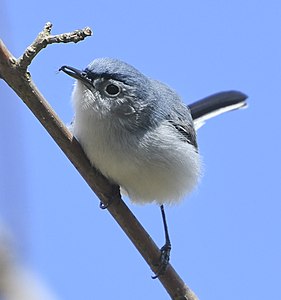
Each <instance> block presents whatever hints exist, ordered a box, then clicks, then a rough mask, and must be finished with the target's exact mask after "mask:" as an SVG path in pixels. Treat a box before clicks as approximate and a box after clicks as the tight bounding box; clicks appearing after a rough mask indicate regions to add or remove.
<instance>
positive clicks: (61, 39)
mask: <svg viewBox="0 0 281 300" xmlns="http://www.w3.org/2000/svg"><path fill="white" fill-rule="evenodd" d="M52 26H53V25H52V24H51V23H50V22H47V23H46V24H45V26H44V29H43V30H42V31H41V32H40V33H39V34H38V36H37V38H36V39H35V41H34V42H33V43H32V44H31V45H30V46H28V47H27V49H26V50H25V52H24V53H23V55H22V56H21V57H20V58H19V59H18V61H17V63H18V66H19V68H20V69H22V71H23V72H24V71H26V69H27V67H28V66H29V65H30V64H31V62H32V60H33V59H34V57H35V56H36V55H37V54H38V53H39V52H40V51H41V50H42V49H43V48H45V47H47V45H50V44H54V43H56V44H57V43H70V42H73V43H77V42H80V41H82V40H84V39H85V38H86V37H87V36H90V35H92V31H91V29H90V28H89V27H85V28H84V29H79V30H75V31H73V32H69V33H62V34H56V35H51V30H52Z"/></svg>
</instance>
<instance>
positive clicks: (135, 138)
mask: <svg viewBox="0 0 281 300" xmlns="http://www.w3.org/2000/svg"><path fill="white" fill-rule="evenodd" d="M59 70H60V71H63V72H64V73H66V74H67V75H69V76H71V77H73V78H74V79H76V82H75V85H74V89H73V92H72V103H73V108H74V118H73V121H72V123H71V126H70V129H71V131H72V133H73V135H74V136H75V137H76V139H77V140H78V141H79V143H80V144H81V146H82V148H83V150H84V152H85V154H86V155H87V157H88V159H89V161H90V163H91V164H92V166H93V167H95V168H96V169H97V170H99V171H100V172H101V173H102V174H103V175H104V176H105V177H107V178H108V180H109V181H110V182H112V183H114V184H117V185H119V186H120V189H121V193H122V194H124V195H127V196H128V197H129V198H130V200H131V201H132V202H133V203H137V204H147V203H156V204H157V205H159V206H160V208H161V214H162V220H163V223H164V230H165V244H164V246H163V247H162V248H161V257H160V263H159V270H158V272H157V273H156V274H155V276H153V277H152V278H158V277H159V276H161V275H163V274H164V273H165V270H166V268H167V265H168V263H169V259H170V251H171V241H170V237H169V234H168V227H167V221H166V216H165V211H164V204H174V203H179V202H180V201H181V200H182V199H183V198H184V196H186V195H188V194H189V193H190V192H191V191H192V190H193V189H194V188H195V187H196V186H197V184H198V182H199V180H200V178H201V176H202V158H201V155H200V153H199V147H198V143H197V129H198V128H200V127H201V126H202V125H203V124H204V123H205V121H206V120H207V119H209V118H211V117H213V116H215V115H218V114H220V113H223V112H226V111H231V110H234V109H239V108H242V107H246V101H245V100H246V98H247V96H246V95H245V94H243V93H241V92H237V91H228V92H222V93H219V94H215V95H212V96H209V97H207V98H205V99H202V100H200V101H197V102H195V103H193V104H191V105H189V106H187V105H186V104H185V103H184V102H183V100H182V99H181V97H180V96H179V95H178V94H177V93H176V92H175V91H174V90H173V89H171V88H170V87H169V86H168V85H166V84H164V83H162V82H160V81H158V80H155V79H151V78H150V77H147V76H146V75H144V74H143V73H141V72H140V71H139V70H137V69H136V68H135V67H133V66H132V65H130V64H128V63H126V62H124V61H121V60H118V59H114V58H96V59H94V60H93V61H92V62H91V63H90V64H89V65H88V66H87V67H86V68H85V69H76V68H74V67H71V66H66V65H65V66H62V67H61V68H60V69H59Z"/></svg>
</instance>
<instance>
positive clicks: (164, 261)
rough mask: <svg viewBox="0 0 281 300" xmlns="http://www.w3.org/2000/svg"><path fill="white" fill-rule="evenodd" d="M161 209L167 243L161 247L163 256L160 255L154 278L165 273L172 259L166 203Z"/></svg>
mask: <svg viewBox="0 0 281 300" xmlns="http://www.w3.org/2000/svg"><path fill="white" fill-rule="evenodd" d="M160 209H161V215H162V220H163V224H164V232H165V244H164V246H163V247H162V248H161V249H160V250H161V256H160V264H159V269H158V271H157V273H156V274H155V276H152V279H156V278H158V277H159V276H160V275H163V274H164V273H165V271H166V269H167V266H168V264H169V260H170V252H171V249H172V246H171V241H170V237H169V232H168V226H167V221H166V215H165V211H164V205H163V204H162V205H161V206H160Z"/></svg>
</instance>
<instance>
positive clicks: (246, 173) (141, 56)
mask: <svg viewBox="0 0 281 300" xmlns="http://www.w3.org/2000/svg"><path fill="white" fill-rule="evenodd" d="M0 14H1V16H0V34H1V38H2V39H3V40H4V42H5V43H6V44H7V46H8V47H9V49H10V50H11V51H12V52H13V54H14V55H15V56H19V55H21V54H22V52H23V51H24V49H25V48H26V46H28V45H29V44H30V42H31V41H33V39H34V38H35V36H36V35H37V33H38V32H39V31H40V30H41V29H42V27H43V25H44V23H45V22H46V21H51V22H52V23H53V33H62V32H68V31H72V30H74V29H77V28H82V27H85V26H90V27H91V28H92V29H93V31H94V35H93V36H92V37H90V38H87V39H86V40H85V41H84V42H82V43H78V44H65V45H62V44H61V45H53V46H50V47H48V48H47V49H46V50H44V51H43V52H42V53H41V54H40V55H39V56H38V57H37V58H36V59H35V60H34V61H33V64H32V66H31V68H30V71H31V74H32V77H33V80H34V81H35V83H36V84H37V86H38V87H39V89H40V90H41V91H42V93H43V94H44V96H45V97H46V98H47V99H48V101H49V102H50V104H51V105H52V107H53V108H54V109H55V110H56V111H57V113H58V114H59V116H60V117H61V118H62V120H63V121H64V122H66V123H68V122H70V121H71V118H72V115H73V112H72V108H71V103H70V95H71V90H72V85H73V81H72V79H71V78H69V77H68V76H65V75H64V74H61V73H59V74H58V73H57V70H58V68H59V67H60V66H62V65H71V66H74V67H77V68H83V67H85V66H86V65H87V64H88V63H89V62H90V61H91V60H92V59H94V58H96V57H103V56H107V57H108V56H109V57H115V58H119V59H122V60H125V61H126V62H128V63H130V64H132V65H134V66H135V67H137V68H138V69H139V70H140V71H142V72H143V73H145V74H146V75H148V76H150V77H153V78H156V79H159V80H161V81H163V82H165V83H167V84H168V85H170V86H171V87H172V88H173V89H175V90H177V91H178V93H179V94H180V95H181V97H182V98H183V100H184V101H185V102H186V103H187V104H188V103H191V102H193V101H195V100H197V99H200V98H202V97H205V96H207V95H209V94H212V93H214V92H218V91H224V90H230V89H236V90H240V91H242V92H244V93H246V94H247V95H248V96H249V100H248V102H249V108H248V109H247V110H242V111H237V112H234V113H229V114H225V115H223V116H220V117H218V118H216V119H213V120H211V121H209V122H208V123H207V124H206V125H205V126H204V127H203V128H201V129H200V130H199V132H198V142H199V147H200V152H201V154H202V156H203V159H204V165H205V174H204V177H203V178H202V180H201V183H200V185H199V187H198V188H197V190H196V191H195V192H194V193H193V194H192V195H191V196H189V197H188V198H186V199H185V201H184V202H183V203H182V204H180V205H178V206H174V207H171V208H168V209H167V218H168V223H169V228H170V235H171V239H172V243H173V250H172V257H171V262H172V264H173V266H174V267H175V268H176V270H177V271H178V272H179V274H180V275H181V276H182V278H183V279H184V280H185V282H186V283H187V284H188V285H189V286H190V287H191V288H192V289H193V290H194V291H195V292H196V294H197V295H198V296H199V298H200V299H201V300H202V299H203V300H204V299H206V300H207V299H208V300H212V299H215V300H220V299H221V300H225V299H227V300H232V299H237V298H239V299H241V300H249V299H257V298H261V297H264V296H265V295H266V298H267V299H280V298H281V292H280V288H279V286H280V277H281V238H280V228H281V218H280V214H281V201H280V199H281V197H280V195H281V193H280V167H281V159H280V153H281V141H280V129H281V126H280V111H281V100H280V96H281V84H280V78H281V76H280V75H281V59H280V53H281V42H280V27H281V3H280V1H277V0H276V1H273V0H271V1H264V0H262V1H259V2H257V1H252V0H249V1H242V0H237V1H217V0H215V1H197V2H195V1H154V2H153V1H147V0H146V1H139V2H130V1H122V0H120V1H111V0H109V1H106V2H104V1H88V0H85V1H83V2H80V3H76V2H73V3H72V2H70V1H56V2H54V1H48V3H47V4H38V1H34V0H30V1H29V2H28V4H27V3H26V2H23V1H22V2H20V1H6V2H5V1H4V3H3V1H2V10H1V12H0ZM0 99H1V103H3V104H2V110H1V112H0V114H1V118H0V126H1V128H2V130H1V132H0V143H1V145H0V164H1V169H0V181H1V182H0V217H1V218H3V219H4V220H6V222H7V223H8V224H9V226H10V227H11V228H12V230H13V232H14V233H15V236H16V240H17V244H18V246H17V247H18V249H20V255H21V257H22V259H23V260H24V261H25V262H26V263H27V264H28V265H29V266H30V267H31V268H32V269H34V270H35V271H36V272H37V273H38V274H40V276H41V278H43V280H44V281H45V282H46V283H47V285H48V286H49V287H50V289H52V291H53V292H54V293H55V294H56V295H57V297H58V298H59V299H67V300H74V299H89V300H92V299H112V298H113V297H114V298H115V299H136V300H138V299H169V297H168V295H167V294H166V292H165V290H164V289H163V288H162V286H161V284H160V283H159V282H158V281H157V280H151V278H150V275H152V273H151V270H150V269H149V267H148V266H147V265H146V264H145V262H144V261H143V259H142V258H141V256H140V255H139V254H138V252H137V251H136V250H135V249H134V247H133V246H132V244H131V243H130V241H129V240H128V238H127V237H126V236H125V235H124V234H123V232H122V231H121V230H120V229H119V227H118V226H117V224H116V223H115V222H114V220H113V219H112V218H111V217H110V215H109V214H108V213H107V212H106V211H101V210H100V209H99V207H98V200H97V199H96V197H95V195H94V194H93V193H92V192H91V190H90V189H89V188H88V187H87V185H86V184H85V182H84V181H83V180H82V179H81V178H80V176H79V174H78V173H77V171H76V170H75V169H74V167H73V166H72V165H71V164H70V162H68V160H67V159H66V157H65V156H64V155H63V153H62V152H61V150H60V149H59V148H58V147H57V146H56V144H55V143H54V142H53V141H52V139H51V138H50V137H49V136H48V134H47V133H46V132H45V130H44V129H43V128H42V126H41V125H40V124H39V122H38V121H37V120H36V119H35V118H34V117H33V116H32V114H31V113H30V112H29V111H28V109H27V108H26V107H25V105H24V104H23V103H21V102H20V101H19V99H18V98H17V97H16V96H15V95H14V93H13V92H12V91H10V90H9V88H8V87H7V86H6V85H5V83H3V82H0ZM126 202H127V203H128V204H129V207H130V208H131V209H132V210H133V212H134V213H135V215H136V216H137V218H138V219H139V220H140V221H141V223H142V224H143V225H144V227H145V228H146V229H147V231H148V232H149V233H150V234H151V236H152V237H153V239H154V240H155V241H156V242H157V244H158V245H159V246H162V244H163V229H162V223H161V217H160V211H159V209H158V207H157V206H155V205H148V206H135V205H132V204H130V202H129V200H128V199H127V200H126Z"/></svg>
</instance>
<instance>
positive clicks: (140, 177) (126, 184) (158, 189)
mask: <svg viewBox="0 0 281 300" xmlns="http://www.w3.org/2000/svg"><path fill="white" fill-rule="evenodd" d="M83 118H84V117H83ZM77 124H79V126H78V125H77ZM73 133H74V135H75V136H76V138H77V139H78V140H79V142H80V143H81V145H82V147H83V149H84V151H85V153H86V155H87V156H88V158H89V160H90V161H91V163H92V164H93V165H94V166H95V167H96V168H97V169H99V170H100V172H101V173H102V174H103V175H105V176H106V177H107V178H109V179H110V180H111V181H113V182H115V183H117V184H118V185H120V186H121V188H122V189H123V190H125V191H126V193H127V194H128V196H129V197H130V199H131V200H132V201H133V202H136V203H148V202H153V201H156V202H157V203H160V204H162V203H173V202H178V201H179V200H181V199H182V197H183V196H184V195H185V194H187V193H189V192H190V191H191V190H192V189H193V188H194V186H195V185H196V184H197V182H198V178H199V177H200V157H199V154H198V153H197V152H196V151H195V150H194V147H193V146H192V145H190V144H189V143H187V142H180V143H179V139H178V138H177V137H175V136H174V135H173V134H172V132H171V131H170V129H169V128H168V126H166V125H163V126H160V127H159V128H158V129H157V132H156V131H155V132H154V133H149V134H145V135H143V136H141V137H140V136H139V137H138V138H136V137H135V136H134V135H131V134H130V133H127V134H126V133H124V132H123V133H122V134H120V130H116V129H114V128H112V127H111V126H110V122H106V121H104V120H103V121H102V120H94V119H93V118H91V120H90V121H89V120H88V121H87V120H85V118H84V119H82V120H81V119H80V120H79V119H77V116H76V121H75V122H74V124H73ZM159 133H160V135H159ZM159 136H164V137H165V138H164V139H163V138H162V139H159Z"/></svg>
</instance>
